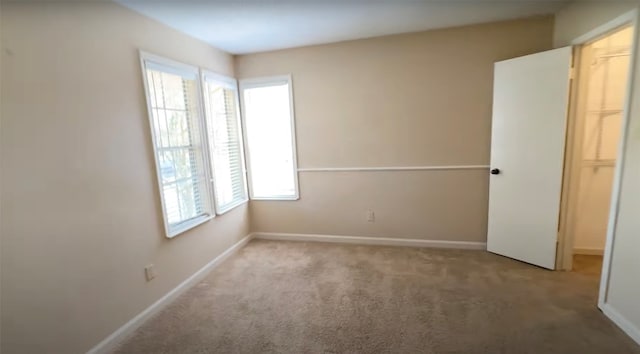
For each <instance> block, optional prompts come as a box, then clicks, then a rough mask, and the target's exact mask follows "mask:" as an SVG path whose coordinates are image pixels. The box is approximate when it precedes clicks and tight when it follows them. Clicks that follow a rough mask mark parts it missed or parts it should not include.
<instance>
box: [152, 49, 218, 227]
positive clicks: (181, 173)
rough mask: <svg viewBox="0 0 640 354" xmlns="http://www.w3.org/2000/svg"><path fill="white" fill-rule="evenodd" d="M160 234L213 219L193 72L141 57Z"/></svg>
mask: <svg viewBox="0 0 640 354" xmlns="http://www.w3.org/2000/svg"><path fill="white" fill-rule="evenodd" d="M141 61H142V67H143V74H144V79H145V80H144V81H145V89H146V94H147V103H148V106H149V107H148V108H149V120H150V122H151V131H152V137H153V147H154V151H155V159H156V169H157V174H158V184H159V186H160V195H161V199H162V209H163V213H164V223H165V231H166V233H167V236H168V237H173V236H176V235H177V234H179V233H181V232H184V231H186V230H188V229H190V228H193V227H195V226H197V225H199V224H201V223H203V222H205V221H207V220H209V219H210V218H212V217H213V216H214V213H213V212H212V205H211V204H212V203H211V191H210V185H211V184H210V180H211V178H210V177H209V176H210V174H209V168H208V164H207V161H208V159H207V157H206V154H207V151H206V140H205V139H206V138H205V135H204V129H203V128H204V126H203V124H202V122H203V120H202V109H201V105H200V101H199V99H198V98H199V81H198V69H197V68H194V67H190V66H187V65H184V64H180V63H176V62H172V61H169V60H166V59H163V58H159V57H156V56H153V55H150V54H147V53H141Z"/></svg>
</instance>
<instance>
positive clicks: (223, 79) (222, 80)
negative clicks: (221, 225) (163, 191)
mask: <svg viewBox="0 0 640 354" xmlns="http://www.w3.org/2000/svg"><path fill="white" fill-rule="evenodd" d="M208 78H209V79H210V80H211V81H215V82H216V83H218V84H222V86H224V87H226V88H229V89H231V90H234V91H235V93H236V119H237V120H238V129H239V131H240V136H239V137H238V139H239V140H240V159H241V164H242V172H243V173H242V183H244V188H245V191H247V197H246V198H244V199H242V200H239V201H238V202H236V203H233V204H230V205H229V206H227V207H226V208H220V207H219V206H218V202H217V199H216V198H215V195H212V196H213V204H214V207H215V211H216V214H217V215H222V214H225V213H227V212H229V211H231V210H233V209H235V208H237V207H239V206H240V205H243V204H245V203H247V202H249V184H248V182H247V165H246V155H245V149H244V141H245V137H244V129H243V123H244V122H243V120H242V118H241V116H242V114H241V113H240V90H239V88H238V81H237V80H236V79H234V78H232V77H229V76H224V75H221V74H218V73H215V72H213V71H210V70H206V69H200V80H201V82H202V86H203V88H202V90H200V92H201V95H202V96H203V97H202V102H203V103H205V104H206V102H207V97H206V95H205V91H204V85H205V84H206V82H207V79H208ZM203 109H204V106H203ZM204 117H205V119H204V127H205V129H204V131H205V134H206V132H207V131H208V129H207V124H208V121H207V117H206V112H205V116H204ZM207 144H209V139H208V138H207ZM207 156H209V151H207ZM208 160H209V161H208V162H210V163H211V164H214V165H215V161H213V159H212V158H209V159H208ZM208 167H209V169H210V170H211V167H212V166H208ZM214 176H215V174H211V178H210V181H211V183H212V193H215V183H216V181H215V177H214Z"/></svg>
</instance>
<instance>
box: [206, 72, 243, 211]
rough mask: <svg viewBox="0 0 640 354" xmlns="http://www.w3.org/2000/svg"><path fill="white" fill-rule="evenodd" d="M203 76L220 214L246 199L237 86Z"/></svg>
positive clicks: (216, 195)
mask: <svg viewBox="0 0 640 354" xmlns="http://www.w3.org/2000/svg"><path fill="white" fill-rule="evenodd" d="M203 78H204V80H203V81H204V93H205V107H206V110H205V112H206V119H207V134H208V137H209V149H210V155H211V159H212V162H213V163H212V166H211V167H212V175H213V182H214V183H213V185H214V190H215V193H214V196H215V201H216V211H217V213H218V214H222V213H224V212H226V211H228V210H230V209H232V208H234V207H235V206H237V205H239V204H241V203H244V202H245V201H247V199H248V196H247V185H246V179H245V167H244V155H243V150H242V139H241V137H242V133H241V129H240V119H239V114H238V113H239V112H238V105H237V99H238V98H237V85H236V82H235V80H233V79H230V78H224V77H220V76H218V75H215V74H212V73H207V72H205V73H204V74H203Z"/></svg>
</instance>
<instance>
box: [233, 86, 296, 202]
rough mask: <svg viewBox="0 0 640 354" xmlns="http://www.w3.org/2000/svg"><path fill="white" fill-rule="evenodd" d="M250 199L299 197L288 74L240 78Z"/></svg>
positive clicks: (289, 198) (288, 198)
mask: <svg viewBox="0 0 640 354" xmlns="http://www.w3.org/2000/svg"><path fill="white" fill-rule="evenodd" d="M240 91H241V98H242V101H241V102H242V113H243V119H244V128H245V134H246V135H245V141H246V149H247V163H248V165H249V186H250V188H249V190H250V192H251V198H252V199H267V200H283V199H284V200H295V199H298V172H297V165H296V155H295V138H294V131H295V128H294V118H293V102H292V94H291V77H289V76H283V77H273V78H265V79H251V80H241V81H240Z"/></svg>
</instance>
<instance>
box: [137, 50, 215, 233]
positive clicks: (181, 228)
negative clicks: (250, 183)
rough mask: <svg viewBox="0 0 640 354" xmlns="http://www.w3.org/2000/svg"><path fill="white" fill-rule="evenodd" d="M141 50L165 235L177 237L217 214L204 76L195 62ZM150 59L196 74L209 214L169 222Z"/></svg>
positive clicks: (172, 68)
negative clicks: (202, 81) (173, 222)
mask: <svg viewBox="0 0 640 354" xmlns="http://www.w3.org/2000/svg"><path fill="white" fill-rule="evenodd" d="M139 54H140V55H139V56H140V65H141V69H142V78H143V84H144V94H145V100H146V103H147V117H148V119H149V130H150V131H151V140H152V145H153V146H152V147H153V158H154V162H155V166H156V182H157V185H158V192H159V193H160V201H161V206H162V220H163V224H164V230H165V235H166V237H167V238H174V237H176V236H178V235H180V234H182V233H184V232H186V231H188V230H191V229H193V228H195V227H196V226H199V225H201V224H203V223H205V222H207V221H209V220H211V219H213V218H215V216H216V212H215V204H214V203H215V198H214V196H213V186H212V184H211V180H212V177H211V166H210V163H211V162H210V161H211V158H210V157H209V142H208V137H207V134H206V125H205V124H206V119H205V116H204V115H205V112H204V105H203V101H202V92H203V90H202V83H201V82H200V80H201V78H200V69H199V68H198V67H195V66H191V65H188V64H184V63H181V62H178V61H175V60H171V59H167V58H164V57H161V56H158V55H155V54H151V53H147V52H144V51H142V50H140V53H139ZM147 62H151V63H155V64H158V65H159V66H165V67H167V69H171V70H172V71H173V73H174V74H176V75H185V74H188V75H193V78H194V81H195V85H196V94H195V95H194V96H195V97H194V100H195V104H196V105H197V107H196V111H197V112H198V113H199V115H200V116H199V120H200V122H199V123H200V126H201V128H200V132H199V133H200V134H199V135H200V140H201V142H202V150H203V151H202V157H203V166H202V168H203V169H204V178H205V183H204V186H205V189H206V190H205V191H204V193H203V194H202V195H203V197H204V198H209V199H208V201H207V202H208V209H209V210H207V212H208V213H207V215H200V216H197V217H195V218H192V219H189V220H185V221H182V222H179V223H175V224H173V226H172V224H170V223H169V218H168V214H167V205H166V201H165V197H164V189H163V184H162V171H161V166H160V160H159V155H158V145H157V143H158V137H157V136H156V126H155V123H154V118H153V107H152V104H151V97H150V88H149V82H148V79H147Z"/></svg>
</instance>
